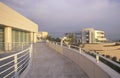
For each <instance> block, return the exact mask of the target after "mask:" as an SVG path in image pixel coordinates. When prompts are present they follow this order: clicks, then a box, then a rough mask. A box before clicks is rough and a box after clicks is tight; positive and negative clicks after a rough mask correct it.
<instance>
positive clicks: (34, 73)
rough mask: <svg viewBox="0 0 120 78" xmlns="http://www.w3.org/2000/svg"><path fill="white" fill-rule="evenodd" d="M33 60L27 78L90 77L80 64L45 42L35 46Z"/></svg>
mask: <svg viewBox="0 0 120 78" xmlns="http://www.w3.org/2000/svg"><path fill="white" fill-rule="evenodd" d="M32 61H33V62H32V66H31V68H30V70H29V72H28V73H27V74H26V76H25V78H88V77H87V75H86V74H85V73H84V72H83V71H82V70H81V68H79V67H78V65H76V64H75V63H74V62H73V61H71V60H69V59H68V58H66V57H65V56H63V55H61V54H59V53H57V52H55V50H53V49H51V48H49V47H47V46H46V45H45V43H37V44H36V45H35V46H34V53H33V60H32Z"/></svg>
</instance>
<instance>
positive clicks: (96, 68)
mask: <svg viewBox="0 0 120 78" xmlns="http://www.w3.org/2000/svg"><path fill="white" fill-rule="evenodd" d="M47 45H48V46H49V47H51V48H53V49H55V50H56V51H57V52H59V53H60V54H62V55H64V56H66V57H68V58H69V59H71V60H72V61H74V62H75V63H76V64H78V65H79V66H80V67H81V68H82V69H83V70H84V72H85V73H86V74H87V75H88V76H89V78H120V75H118V73H117V74H116V72H115V71H113V70H112V69H110V68H109V67H108V66H106V65H104V64H103V63H97V62H96V60H95V59H93V58H92V57H91V56H88V55H86V54H85V53H80V52H79V51H77V50H74V49H69V48H67V47H61V46H60V45H56V44H49V43H48V44H47Z"/></svg>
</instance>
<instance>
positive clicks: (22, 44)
mask: <svg viewBox="0 0 120 78" xmlns="http://www.w3.org/2000/svg"><path fill="white" fill-rule="evenodd" d="M23 46H24V43H23V42H22V50H23Z"/></svg>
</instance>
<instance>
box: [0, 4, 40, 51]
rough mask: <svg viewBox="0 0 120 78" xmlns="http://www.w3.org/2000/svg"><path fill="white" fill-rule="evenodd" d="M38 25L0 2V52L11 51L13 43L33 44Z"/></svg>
mask: <svg viewBox="0 0 120 78" xmlns="http://www.w3.org/2000/svg"><path fill="white" fill-rule="evenodd" d="M37 32H38V25H37V24H35V23H34V22H32V21H30V20H29V19H27V18H25V17H24V16H22V15H21V14H19V13H17V12H16V11H14V10H13V9H11V8H9V7H8V6H6V5H5V4H3V3H1V2H0V50H11V49H12V48H14V47H15V46H16V45H13V43H34V42H36V40H37V36H36V33H37Z"/></svg>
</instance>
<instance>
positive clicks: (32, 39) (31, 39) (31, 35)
mask: <svg viewBox="0 0 120 78" xmlns="http://www.w3.org/2000/svg"><path fill="white" fill-rule="evenodd" d="M33 42H34V37H33V32H30V43H33Z"/></svg>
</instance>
